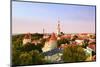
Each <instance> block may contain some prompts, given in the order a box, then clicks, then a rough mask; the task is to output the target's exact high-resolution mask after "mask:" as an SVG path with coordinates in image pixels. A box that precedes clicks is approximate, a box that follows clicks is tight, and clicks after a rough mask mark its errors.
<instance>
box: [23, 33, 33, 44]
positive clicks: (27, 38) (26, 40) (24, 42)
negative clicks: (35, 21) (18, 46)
mask: <svg viewBox="0 0 100 67" xmlns="http://www.w3.org/2000/svg"><path fill="white" fill-rule="evenodd" d="M27 43H31V34H30V33H27V34H25V36H24V39H23V45H25V44H27Z"/></svg>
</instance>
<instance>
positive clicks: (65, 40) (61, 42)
mask: <svg viewBox="0 0 100 67" xmlns="http://www.w3.org/2000/svg"><path fill="white" fill-rule="evenodd" d="M66 43H67V44H70V40H69V39H65V38H64V39H61V40H58V41H57V44H58V46H60V45H61V44H66Z"/></svg>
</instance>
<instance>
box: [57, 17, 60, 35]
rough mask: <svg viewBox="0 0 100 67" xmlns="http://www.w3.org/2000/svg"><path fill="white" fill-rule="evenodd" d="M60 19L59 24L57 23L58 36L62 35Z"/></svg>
mask: <svg viewBox="0 0 100 67" xmlns="http://www.w3.org/2000/svg"><path fill="white" fill-rule="evenodd" d="M59 19H60V18H59V17H58V23H57V35H60V34H61V31H60V20H59Z"/></svg>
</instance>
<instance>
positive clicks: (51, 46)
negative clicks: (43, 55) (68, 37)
mask: <svg viewBox="0 0 100 67" xmlns="http://www.w3.org/2000/svg"><path fill="white" fill-rule="evenodd" d="M56 47H57V37H56V35H55V33H52V34H51V37H50V39H49V40H48V41H46V42H45V45H44V47H43V48H42V51H43V52H47V51H50V50H52V49H54V48H56Z"/></svg>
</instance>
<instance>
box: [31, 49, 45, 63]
mask: <svg viewBox="0 0 100 67" xmlns="http://www.w3.org/2000/svg"><path fill="white" fill-rule="evenodd" d="M30 54H31V55H32V64H43V63H44V56H43V55H42V54H41V53H39V51H37V50H32V51H31V52H30Z"/></svg>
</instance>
